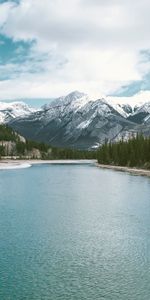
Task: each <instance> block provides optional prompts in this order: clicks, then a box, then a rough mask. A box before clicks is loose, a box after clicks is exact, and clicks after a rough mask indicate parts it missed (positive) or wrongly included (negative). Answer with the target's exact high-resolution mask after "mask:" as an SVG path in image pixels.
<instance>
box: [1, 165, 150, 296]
mask: <svg viewBox="0 0 150 300" xmlns="http://www.w3.org/2000/svg"><path fill="white" fill-rule="evenodd" d="M0 192H1V193H0V299H1V300H3V299H4V300H24V299H29V300H34V299H35V300H39V299H42V300H43V299H44V300H50V299H52V300H56V299H63V300H72V299H74V300H75V299H76V300H80V299H81V300H82V299H89V300H100V299H106V300H109V299H111V300H117V299H119V300H124V299H125V300H132V299H135V300H149V299H150V179H149V178H146V177H145V178H144V177H140V176H139V177H137V176H131V175H128V174H125V173H121V172H115V171H111V170H101V169H99V168H96V167H95V166H90V165H45V166H44V165H41V166H33V167H32V168H29V169H22V170H21V169H20V170H5V171H0Z"/></svg>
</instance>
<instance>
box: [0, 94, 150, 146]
mask: <svg viewBox="0 0 150 300" xmlns="http://www.w3.org/2000/svg"><path fill="white" fill-rule="evenodd" d="M129 102H130V101H129ZM11 105H12V106H13V104H11ZM1 112H2V110H1V104H0V114H1ZM3 114H4V115H3V119H2V122H3V123H8V124H9V125H10V126H11V127H12V128H14V129H15V130H16V131H17V132H19V133H20V134H22V135H23V136H25V137H26V138H28V139H32V140H37V141H42V142H46V143H49V144H51V145H53V146H61V147H72V148H79V149H91V148H96V147H98V146H99V145H101V144H103V143H104V142H105V141H106V140H107V141H112V142H115V141H118V140H120V139H122V138H124V139H128V138H130V137H131V136H133V135H135V134H136V133H137V132H139V133H141V132H142V133H143V134H144V135H145V136H149V135H150V101H149V102H148V101H145V103H138V104H135V105H133V104H132V105H130V103H117V102H113V101H112V100H111V99H98V100H93V99H90V98H89V97H88V96H87V95H85V94H83V93H79V92H73V93H71V94H69V95H67V96H66V97H60V98H58V99H55V100H54V101H52V102H51V103H50V104H48V105H45V106H43V107H42V108H40V109H39V110H33V109H31V108H29V107H27V106H26V105H25V109H24V108H23V110H22V113H20V112H19V109H16V107H15V113H14V110H13V113H12V111H10V110H8V109H5V113H4V110H3Z"/></svg>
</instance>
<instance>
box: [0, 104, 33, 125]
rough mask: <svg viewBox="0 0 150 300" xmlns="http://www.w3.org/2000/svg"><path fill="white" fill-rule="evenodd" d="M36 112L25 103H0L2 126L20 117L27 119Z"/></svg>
mask: <svg viewBox="0 0 150 300" xmlns="http://www.w3.org/2000/svg"><path fill="white" fill-rule="evenodd" d="M35 111H36V110H35V109H33V108H31V107H29V106H28V105H27V104H25V103H23V102H10V103H6V102H0V124H1V123H8V122H10V121H11V120H13V119H16V118H18V117H25V116H28V115H29V114H31V113H34V112H35Z"/></svg>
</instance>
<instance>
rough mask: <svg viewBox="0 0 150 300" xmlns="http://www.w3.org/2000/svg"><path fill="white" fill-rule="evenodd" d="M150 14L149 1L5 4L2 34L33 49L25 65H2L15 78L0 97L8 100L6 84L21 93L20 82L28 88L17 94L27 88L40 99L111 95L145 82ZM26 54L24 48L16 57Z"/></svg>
mask: <svg viewBox="0 0 150 300" xmlns="http://www.w3.org/2000/svg"><path fill="white" fill-rule="evenodd" d="M149 11H150V2H149V0H143V1H141V0H136V1H135V0H132V1H129V0H126V1H119V0H72V1H68V0H44V3H43V1H41V0H21V1H20V2H19V3H18V4H16V3H14V2H13V1H7V2H5V3H3V4H1V5H0V27H1V33H2V34H3V35H5V36H7V37H9V38H11V39H12V40H13V41H14V42H20V41H24V42H28V43H31V47H30V49H28V54H27V55H26V60H25V61H23V62H18V63H16V62H15V64H13V62H12V61H11V62H7V63H6V65H5V66H4V65H3V66H0V70H1V72H2V74H4V78H3V80H4V79H5V78H6V77H5V75H7V73H9V74H10V77H11V78H9V81H8V80H6V82H2V83H1V92H0V97H2V96H3V97H4V96H5V92H4V91H5V87H6V85H7V89H8V88H9V90H10V91H11V93H12V94H15V92H14V90H15V85H16V84H17V83H16V82H17V80H18V82H19V83H20V86H22V90H20V89H18V90H17V91H16V94H17V95H18V94H19V93H26V90H24V89H23V87H24V88H25V86H27V87H28V89H27V91H28V93H29V94H30V92H31V94H34V93H35V96H36V95H38V93H40V94H42V91H43V94H46V96H53V95H58V94H64V93H66V92H69V91H71V90H72V89H75V90H76V89H81V90H85V91H86V92H89V93H99V94H104V93H105V94H110V93H114V92H115V91H116V90H118V89H120V88H121V87H122V86H130V85H131V84H132V83H135V82H137V83H138V82H140V81H142V80H143V78H145V76H146V74H148V73H149V72H150V63H149V57H147V59H143V58H144V55H143V53H144V52H142V51H148V50H149V49H150V39H149V27H150V19H149ZM21 55H23V54H22V53H21V47H20V49H19V48H18V50H17V51H16V57H19V56H21ZM9 70H10V72H9ZM5 73H6V74H5ZM6 79H7V78H6ZM11 80H12V81H11ZM44 80H45V83H43V81H44ZM12 83H13V84H12ZM12 86H14V88H12ZM35 86H36V88H34V87H35ZM37 86H38V88H37ZM139 87H140V85H139ZM16 89H17V86H16ZM42 89H43V90H42ZM2 91H3V92H2ZM7 94H8V92H7ZM16 94H15V95H16ZM32 96H33V95H32Z"/></svg>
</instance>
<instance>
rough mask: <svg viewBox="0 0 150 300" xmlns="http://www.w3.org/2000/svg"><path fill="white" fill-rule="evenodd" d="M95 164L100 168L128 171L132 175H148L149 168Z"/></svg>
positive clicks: (149, 172) (149, 173)
mask: <svg viewBox="0 0 150 300" xmlns="http://www.w3.org/2000/svg"><path fill="white" fill-rule="evenodd" d="M96 165H97V166H98V167H99V168H102V169H111V170H114V171H121V172H128V173H130V174H133V175H139V176H148V177H150V170H144V169H136V168H128V167H120V166H111V165H101V164H98V163H96Z"/></svg>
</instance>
